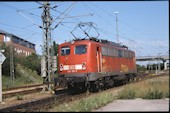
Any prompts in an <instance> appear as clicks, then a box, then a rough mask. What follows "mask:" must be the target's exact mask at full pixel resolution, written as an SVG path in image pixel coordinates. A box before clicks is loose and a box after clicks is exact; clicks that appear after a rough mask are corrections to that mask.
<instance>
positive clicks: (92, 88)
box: [89, 82, 100, 92]
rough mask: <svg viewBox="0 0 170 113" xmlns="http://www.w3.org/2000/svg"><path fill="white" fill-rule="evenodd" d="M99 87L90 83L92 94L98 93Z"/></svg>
mask: <svg viewBox="0 0 170 113" xmlns="http://www.w3.org/2000/svg"><path fill="white" fill-rule="evenodd" d="M99 89H100V88H99V85H98V84H97V83H94V82H91V83H90V89H89V91H90V92H98V91H99Z"/></svg>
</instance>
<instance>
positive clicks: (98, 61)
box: [96, 46, 102, 73]
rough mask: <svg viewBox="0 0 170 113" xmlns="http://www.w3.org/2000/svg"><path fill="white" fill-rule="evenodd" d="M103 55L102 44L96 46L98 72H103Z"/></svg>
mask: <svg viewBox="0 0 170 113" xmlns="http://www.w3.org/2000/svg"><path fill="white" fill-rule="evenodd" d="M101 58H102V55H101V48H100V46H97V47H96V62H97V72H98V73H99V72H101V68H102V61H101Z"/></svg>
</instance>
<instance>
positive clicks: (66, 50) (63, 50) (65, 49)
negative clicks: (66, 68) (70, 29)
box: [61, 47, 70, 55]
mask: <svg viewBox="0 0 170 113" xmlns="http://www.w3.org/2000/svg"><path fill="white" fill-rule="evenodd" d="M69 54H70V47H62V48H61V55H69Z"/></svg>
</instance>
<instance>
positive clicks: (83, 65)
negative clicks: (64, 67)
mask: <svg viewBox="0 0 170 113" xmlns="http://www.w3.org/2000/svg"><path fill="white" fill-rule="evenodd" d="M82 69H83V70H85V69H86V63H85V62H83V63H82Z"/></svg>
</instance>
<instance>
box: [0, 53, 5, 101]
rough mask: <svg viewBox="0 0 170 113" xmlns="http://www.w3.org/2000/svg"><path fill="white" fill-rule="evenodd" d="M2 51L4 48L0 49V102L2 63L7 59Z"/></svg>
mask: <svg viewBox="0 0 170 113" xmlns="http://www.w3.org/2000/svg"><path fill="white" fill-rule="evenodd" d="M1 51H2V52H4V50H0V102H2V64H3V62H4V61H5V59H6V57H5V56H4V55H3V54H2V52H1Z"/></svg>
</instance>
